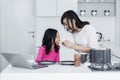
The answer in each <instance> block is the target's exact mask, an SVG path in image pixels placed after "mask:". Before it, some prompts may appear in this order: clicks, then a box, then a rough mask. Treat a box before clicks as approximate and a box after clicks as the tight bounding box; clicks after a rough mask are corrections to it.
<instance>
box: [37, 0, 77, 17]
mask: <svg viewBox="0 0 120 80" xmlns="http://www.w3.org/2000/svg"><path fill="white" fill-rule="evenodd" d="M66 10H74V11H77V0H37V1H36V12H37V13H36V14H37V16H61V14H63V12H65V11H66Z"/></svg>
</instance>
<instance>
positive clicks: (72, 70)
mask: <svg viewBox="0 0 120 80" xmlns="http://www.w3.org/2000/svg"><path fill="white" fill-rule="evenodd" d="M104 47H108V48H110V49H111V51H112V52H111V54H112V58H111V60H112V63H116V62H120V58H119V55H120V54H119V51H116V50H118V48H115V47H113V46H110V45H106V46H104ZM70 56H73V54H70ZM67 57H68V55H67ZM88 65H90V63H88V62H87V63H85V64H81V66H80V67H75V66H68V65H60V64H53V65H49V66H48V67H46V68H40V69H35V70H30V69H24V68H17V67H12V66H11V65H8V66H7V67H6V68H5V69H4V70H3V71H2V73H1V80H40V79H44V80H61V77H62V79H65V80H74V79H76V80H78V79H80V78H84V80H88V79H92V80H97V79H98V78H99V79H100V80H113V79H114V77H118V78H119V76H120V71H117V72H115V71H109V72H102V71H100V72H99V71H97V72H96V71H95V72H92V71H91V70H90V69H89V68H88V67H87V66H88ZM106 73H107V74H106ZM99 75H100V76H99ZM105 75H106V76H109V77H105ZM86 76H87V77H86ZM63 77H64V78H63Z"/></svg>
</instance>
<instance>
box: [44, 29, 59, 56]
mask: <svg viewBox="0 0 120 80" xmlns="http://www.w3.org/2000/svg"><path fill="white" fill-rule="evenodd" d="M57 32H58V31H57V30H55V29H52V28H49V29H47V30H46V31H45V33H44V37H43V39H42V46H45V51H46V54H49V52H50V50H51V47H52V44H54V48H55V52H58V50H59V47H58V45H56V43H55V38H56V34H57Z"/></svg>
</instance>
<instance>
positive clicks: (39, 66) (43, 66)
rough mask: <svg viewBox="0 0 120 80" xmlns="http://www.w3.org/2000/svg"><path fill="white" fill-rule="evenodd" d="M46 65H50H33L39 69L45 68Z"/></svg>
mask: <svg viewBox="0 0 120 80" xmlns="http://www.w3.org/2000/svg"><path fill="white" fill-rule="evenodd" d="M45 67H48V66H47V65H39V64H34V65H32V68H33V69H39V68H45Z"/></svg>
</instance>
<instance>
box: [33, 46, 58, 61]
mask: <svg viewBox="0 0 120 80" xmlns="http://www.w3.org/2000/svg"><path fill="white" fill-rule="evenodd" d="M42 60H49V61H55V62H59V60H60V53H59V51H58V52H57V53H56V52H55V50H54V49H53V50H50V53H49V54H46V52H45V46H41V47H40V48H39V51H38V55H37V58H36V60H35V61H36V62H39V61H42Z"/></svg>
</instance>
